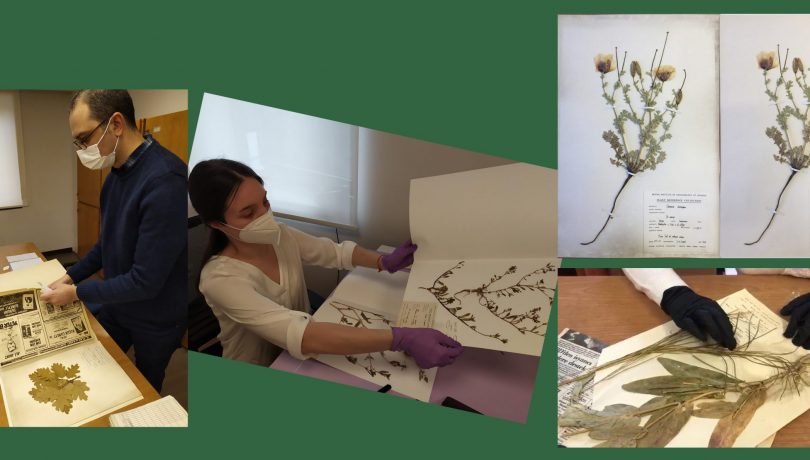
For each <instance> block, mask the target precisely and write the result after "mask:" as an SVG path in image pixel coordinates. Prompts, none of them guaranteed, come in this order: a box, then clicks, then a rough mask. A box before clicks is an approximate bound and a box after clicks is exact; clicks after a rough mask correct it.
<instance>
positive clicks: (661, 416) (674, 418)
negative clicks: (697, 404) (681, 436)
mask: <svg viewBox="0 0 810 460" xmlns="http://www.w3.org/2000/svg"><path fill="white" fill-rule="evenodd" d="M690 417H692V404H691V403H687V404H679V405H677V406H674V407H667V408H663V409H660V410H657V411H655V412H653V413H652V414H650V418H649V419H648V420H647V423H645V424H644V431H645V432H646V434H645V435H644V436H642V437H640V438H639V439H638V443H637V447H666V445H667V444H669V443H670V441H672V439H674V438H675V436H677V435H678V433H680V431H681V429H682V428H683V427H684V425H686V422H688V421H689V418H690Z"/></svg>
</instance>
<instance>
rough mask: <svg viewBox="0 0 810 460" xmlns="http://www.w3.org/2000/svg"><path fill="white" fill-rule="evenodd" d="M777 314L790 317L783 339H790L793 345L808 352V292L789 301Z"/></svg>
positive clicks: (809, 328) (809, 313)
mask: <svg viewBox="0 0 810 460" xmlns="http://www.w3.org/2000/svg"><path fill="white" fill-rule="evenodd" d="M779 314H781V315H784V316H788V315H790V322H789V323H788V325H787V327H786V328H785V337H787V338H791V337H792V338H793V345H796V346H797V347H802V348H804V349H805V350H810V292H808V293H807V294H804V295H800V296H799V297H796V298H795V299H793V300H791V301H790V302H789V303H788V304H787V305H785V306H784V307H783V308H782V310H781V311H780V312H779Z"/></svg>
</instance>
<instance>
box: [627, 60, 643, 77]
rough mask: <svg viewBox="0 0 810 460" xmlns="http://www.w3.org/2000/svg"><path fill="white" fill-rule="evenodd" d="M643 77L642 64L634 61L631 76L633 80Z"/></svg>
mask: <svg viewBox="0 0 810 460" xmlns="http://www.w3.org/2000/svg"><path fill="white" fill-rule="evenodd" d="M642 75H643V73H642V70H641V64H639V63H638V61H633V62H631V63H630V76H631V77H633V78H636V77H641V76H642Z"/></svg>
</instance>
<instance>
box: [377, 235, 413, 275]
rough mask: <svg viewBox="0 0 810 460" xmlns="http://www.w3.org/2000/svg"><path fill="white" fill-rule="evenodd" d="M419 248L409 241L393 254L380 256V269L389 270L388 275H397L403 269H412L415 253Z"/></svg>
mask: <svg viewBox="0 0 810 460" xmlns="http://www.w3.org/2000/svg"><path fill="white" fill-rule="evenodd" d="M417 248H418V246H417V245H415V244H413V243H412V242H411V240H410V239H409V240H408V241H406V242H404V243H402V244H401V245H400V246H399V247H398V248H396V249H394V252H392V253H391V254H387V255H383V256H380V265H381V267H378V268H381V269H383V270H387V271H388V273H396V272H398V271H400V270H402V269H403V268H408V267H410V266H411V265H413V253H414V252H416V249H417Z"/></svg>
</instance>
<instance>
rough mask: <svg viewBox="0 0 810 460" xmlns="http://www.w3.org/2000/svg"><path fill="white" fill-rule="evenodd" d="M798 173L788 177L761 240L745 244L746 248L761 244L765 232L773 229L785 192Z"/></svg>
mask: <svg viewBox="0 0 810 460" xmlns="http://www.w3.org/2000/svg"><path fill="white" fill-rule="evenodd" d="M797 172H798V171H796V170H795V169H791V170H790V176H788V179H787V181H786V182H785V185H784V187H782V191H781V192H779V198H777V199H776V208H774V210H773V213H772V214H771V219H770V220H769V221H768V225H766V226H765V230H762V233H760V235H759V238H757V239H756V241H752V242H751V243H745V245H746V246H753V245H755V244H757V243H759V241H760V240H761V239H762V237H763V236H765V232H767V231H768V229H769V228H771V224H772V223H773V220H774V219H775V218H776V212H777V211H779V205H780V204H781V203H782V195H784V193H785V190H786V189H787V187H788V185H790V181H792V180H793V178H794V177H795V176H796V173H797Z"/></svg>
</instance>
